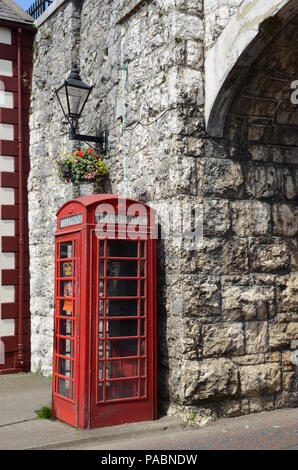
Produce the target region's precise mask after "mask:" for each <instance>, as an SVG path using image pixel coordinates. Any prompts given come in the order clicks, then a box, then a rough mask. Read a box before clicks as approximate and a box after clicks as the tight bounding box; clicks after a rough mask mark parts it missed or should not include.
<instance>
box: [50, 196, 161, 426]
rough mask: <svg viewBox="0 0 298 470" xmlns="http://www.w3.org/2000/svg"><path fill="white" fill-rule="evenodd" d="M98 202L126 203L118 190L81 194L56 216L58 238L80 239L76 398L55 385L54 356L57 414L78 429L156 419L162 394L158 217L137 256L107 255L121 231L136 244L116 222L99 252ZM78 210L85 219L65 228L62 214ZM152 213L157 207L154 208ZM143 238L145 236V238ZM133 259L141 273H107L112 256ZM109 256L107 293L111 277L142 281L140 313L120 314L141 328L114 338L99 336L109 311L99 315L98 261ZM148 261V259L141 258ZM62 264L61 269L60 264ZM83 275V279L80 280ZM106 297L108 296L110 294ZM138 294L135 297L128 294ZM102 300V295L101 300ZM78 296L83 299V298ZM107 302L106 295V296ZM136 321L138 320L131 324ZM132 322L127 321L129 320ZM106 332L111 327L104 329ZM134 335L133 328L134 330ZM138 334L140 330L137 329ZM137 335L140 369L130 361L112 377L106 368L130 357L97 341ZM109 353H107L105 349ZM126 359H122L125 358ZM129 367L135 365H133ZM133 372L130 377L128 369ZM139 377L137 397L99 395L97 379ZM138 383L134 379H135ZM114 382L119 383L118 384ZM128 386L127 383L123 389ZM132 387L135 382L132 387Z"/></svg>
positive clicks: (147, 229) (136, 357)
mask: <svg viewBox="0 0 298 470" xmlns="http://www.w3.org/2000/svg"><path fill="white" fill-rule="evenodd" d="M99 203H109V204H111V205H112V206H113V207H114V209H115V212H116V214H117V213H118V212H117V211H119V212H121V211H122V209H123V208H122V207H121V204H119V207H118V196H115V195H98V196H89V197H85V198H80V199H77V200H74V201H69V202H68V203H66V204H65V205H64V206H63V207H62V208H61V209H60V210H59V211H58V218H57V232H56V243H58V244H60V243H61V241H62V242H65V241H66V240H71V239H75V240H77V250H76V256H78V255H79V257H78V259H77V263H79V265H77V267H76V276H78V277H77V283H78V285H77V287H76V295H77V302H76V305H77V323H76V334H75V342H76V345H75V354H76V356H75V370H74V383H75V395H74V400H73V402H71V403H70V400H66V399H65V398H63V397H61V396H59V395H58V394H57V390H56V388H55V383H56V377H58V375H57V363H56V360H54V373H53V414H54V416H56V417H57V418H59V419H61V420H63V421H65V422H67V423H68V424H71V425H72V426H75V427H77V428H87V427H100V426H108V425H114V424H120V423H125V422H134V421H144V420H152V419H155V418H156V410H157V399H156V286H155V279H156V264H155V257H156V240H155V234H154V225H153V224H154V222H153V223H152V219H150V221H149V223H148V226H146V227H142V228H141V230H142V231H140V234H139V239H138V240H137V241H136V242H137V244H138V253H137V257H126V258H123V257H121V256H117V257H107V251H106V250H107V240H109V239H111V240H115V239H117V237H118V236H119V239H120V240H121V241H124V240H127V243H132V242H131V241H129V240H128V239H127V238H126V236H125V231H126V225H123V224H121V225H120V224H119V225H117V232H116V234H115V237H113V238H112V237H110V236H109V235H108V236H105V237H104V238H105V241H104V243H105V253H104V254H105V256H104V257H100V256H99V255H100V253H99V243H100V241H99V240H98V238H97V237H96V235H95V228H96V223H95V209H96V207H97V205H98V204H99ZM135 203H137V201H133V200H127V204H128V205H131V204H135ZM144 207H145V208H146V211H147V213H149V210H150V209H149V207H148V206H145V205H144ZM76 214H82V223H81V224H77V225H73V226H69V227H66V228H63V229H61V228H60V221H61V219H63V218H67V217H71V216H73V215H76ZM151 214H152V212H151ZM140 240H141V241H140ZM141 243H144V244H145V245H146V246H147V252H146V253H145V254H144V260H145V263H146V264H145V266H146V269H145V272H144V275H141V271H140V269H141V268H140V266H141V256H140V255H141V253H140V244H141ZM120 258H121V261H123V260H125V261H129V260H133V261H136V262H137V266H138V271H137V276H116V277H114V276H107V261H108V260H119V259H120ZM57 259H58V252H57V250H56V273H55V286H56V298H55V305H56V315H55V333H54V347H55V351H54V357H56V356H57V350H56V337H57V318H58V316H57V312H58V308H59V306H58V303H57V300H58V293H59V292H58V291H57V282H58V281H59V282H60V280H59V276H58V272H57ZM102 260H104V263H105V273H104V274H105V276H104V285H105V294H107V292H106V289H107V281H108V280H110V279H113V280H117V281H119V280H120V281H121V280H123V281H124V280H130V281H131V280H132V281H136V282H137V285H138V294H137V296H136V298H137V301H138V313H137V316H126V315H125V316H121V317H120V318H121V321H123V320H124V321H137V322H138V323H137V325H138V330H137V335H136V336H129V335H128V336H127V337H125V336H120V337H118V338H117V337H111V338H109V339H108V337H107V335H106V333H104V334H105V337H104V338H100V339H99V319H100V320H101V319H102V318H103V319H104V325H105V328H106V324H107V316H106V315H105V317H99V316H98V315H99V310H98V306H99V299H98V286H99V282H102V281H103V279H102V278H100V276H99V263H100V261H102ZM142 261H143V260H142ZM59 269H60V268H59ZM78 279H79V281H78ZM141 282H144V284H145V286H146V288H145V292H144V299H145V304H146V317H143V316H141V313H142V312H141V311H140V305H141V292H140V286H141ZM106 297H107V296H105V299H106ZM113 298H115V299H116V300H121V299H123V297H109V300H112V299H113ZM129 299H133V297H129ZM101 300H103V299H101ZM78 301H79V302H78ZM104 302H105V303H106V300H104ZM117 319H118V317H116V316H115V317H112V319H111V320H109V321H117ZM143 320H145V324H146V327H145V331H144V334H142V335H141V322H142V321H143ZM114 325H115V323H114ZM131 325H133V324H131ZM126 326H127V324H126ZM104 331H105V332H106V329H105V330H104ZM129 334H130V333H129ZM134 334H135V333H134ZM141 338H144V339H145V342H146V349H145V354H144V355H143V354H141V350H140V347H141V346H140V344H141ZM125 339H128V340H132V339H137V341H138V350H137V355H134V356H132V357H131V359H132V360H133V361H135V364H137V368H134V365H133V364H127V363H126V364H127V370H126V372H125V373H126V375H127V376H126V377H117V378H109V379H108V377H106V375H105V370H106V368H107V364H108V363H112V362H113V363H114V364H116V361H118V362H117V363H118V364H122V366H123V364H124V361H125V360H126V359H127V357H126V358H125V357H117V358H114V359H113V358H107V357H104V358H103V360H102V359H99V358H98V344H99V341H102V343H103V344H106V343H107V342H108V341H110V342H112V344H116V342H117V341H119V340H125ZM105 354H106V353H105ZM141 357H142V361H143V360H144V359H145V363H146V361H147V364H146V367H145V372H144V374H141V369H140V367H141V363H140V361H141ZM99 361H100V362H102V363H103V364H104V368H103V370H104V375H103V378H102V381H99V379H98V372H99V371H98V366H99ZM121 361H122V363H121ZM129 368H130V369H129ZM130 371H132V372H131V375H130V376H128V372H130ZM144 377H145V378H146V381H147V384H146V387H145V394H142V396H141V394H140V384H141V381H142V380H143V378H144ZM132 380H136V382H135V383H136V384H138V389H137V393H136V392H135V396H128V397H125V398H121V399H113V400H106V399H105V400H100V397H98V383H99V382H100V383H103V384H104V386H103V388H105V384H107V383H111V384H117V383H118V384H120V386H121V387H124V386H123V384H124V383H125V382H126V383H129V381H132ZM131 383H132V384H133V382H131ZM113 386H114V387H115V385H113ZM123 389H124V390H125V388H123ZM132 390H133V387H132Z"/></svg>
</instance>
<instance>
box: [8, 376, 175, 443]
mask: <svg viewBox="0 0 298 470" xmlns="http://www.w3.org/2000/svg"><path fill="white" fill-rule="evenodd" d="M50 404H51V380H50V379H48V378H45V377H42V376H40V375H35V374H15V375H1V376H0V450H4V449H5V450H21V449H55V448H61V447H62V448H63V447H64V446H67V445H71V446H74V448H75V447H76V446H77V445H79V444H80V445H83V444H88V445H89V444H92V443H94V442H100V443H101V444H102V443H105V442H110V443H111V442H120V441H121V440H123V439H128V438H131V439H133V438H135V437H136V436H138V435H142V436H149V435H160V434H161V433H163V432H167V430H169V429H171V431H175V430H177V429H181V428H182V426H183V423H182V422H181V421H180V420H177V419H175V418H170V417H164V418H161V419H159V420H157V421H154V422H145V423H134V424H129V425H127V424H124V425H121V426H111V427H108V428H99V429H88V430H76V429H74V428H72V427H70V426H68V425H66V424H64V423H62V422H60V421H56V420H44V419H42V420H41V419H39V418H38V417H37V415H36V413H35V411H36V410H38V409H40V408H41V407H42V406H46V405H47V406H50Z"/></svg>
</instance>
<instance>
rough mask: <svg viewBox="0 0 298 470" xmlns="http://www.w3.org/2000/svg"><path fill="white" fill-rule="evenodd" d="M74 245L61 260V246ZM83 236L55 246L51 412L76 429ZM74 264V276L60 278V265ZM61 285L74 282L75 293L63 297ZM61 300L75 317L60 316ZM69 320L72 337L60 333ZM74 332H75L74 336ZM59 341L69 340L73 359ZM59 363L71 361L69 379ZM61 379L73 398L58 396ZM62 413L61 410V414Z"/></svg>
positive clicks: (69, 237) (77, 235)
mask: <svg viewBox="0 0 298 470" xmlns="http://www.w3.org/2000/svg"><path fill="white" fill-rule="evenodd" d="M70 243H71V246H72V256H71V258H61V245H63V244H64V245H65V244H70ZM79 245H80V234H79V233H78V234H74V235H66V236H64V237H59V240H57V241H56V247H55V254H56V256H55V315H54V357H53V398H54V399H53V402H52V408H53V409H52V412H53V415H55V416H56V417H57V418H60V415H61V419H63V421H66V422H67V423H69V424H71V425H72V426H75V427H77V395H78V381H77V362H78V360H79V357H78V338H79V336H78V312H79V296H80V282H79V281H80V271H79V266H80V250H79ZM66 262H68V263H69V262H71V264H72V276H70V277H61V275H60V274H61V264H62V263H66ZM61 282H71V285H72V294H71V296H67V297H65V296H64V294H63V295H61ZM61 301H62V302H63V301H70V302H71V304H72V315H71V316H70V315H66V314H64V315H63V314H62V313H61ZM61 320H62V321H63V320H66V321H70V322H71V334H70V335H65V334H64V335H63V334H61V332H60V321H61ZM73 331H74V332H75V333H74V335H73ZM60 340H62V341H65V342H66V341H70V351H71V352H70V356H68V355H67V354H64V355H63V354H61V352H60V349H59V345H60ZM60 360H67V361H70V364H71V368H70V377H69V376H67V375H63V374H61V373H59V368H58V366H57V364H58V362H59V361H60ZM59 379H60V380H61V381H64V382H69V383H70V391H71V392H70V395H71V396H70V397H67V396H65V395H63V394H61V393H59V388H58V383H59ZM61 410H62V411H61Z"/></svg>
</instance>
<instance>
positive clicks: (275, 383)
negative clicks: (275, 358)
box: [240, 363, 281, 396]
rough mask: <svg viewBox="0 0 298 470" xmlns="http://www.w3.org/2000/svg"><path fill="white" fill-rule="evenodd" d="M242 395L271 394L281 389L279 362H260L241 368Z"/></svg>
mask: <svg viewBox="0 0 298 470" xmlns="http://www.w3.org/2000/svg"><path fill="white" fill-rule="evenodd" d="M240 387H241V395H243V396H253V395H258V394H267V393H268V394H269V393H275V392H279V391H280V390H281V370H280V366H279V365H278V364H274V363H273V364H260V365H258V366H257V367H255V366H246V367H241V368H240Z"/></svg>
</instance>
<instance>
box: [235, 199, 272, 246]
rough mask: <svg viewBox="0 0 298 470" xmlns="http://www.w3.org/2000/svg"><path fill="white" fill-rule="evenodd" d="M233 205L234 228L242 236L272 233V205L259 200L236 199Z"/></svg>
mask: <svg viewBox="0 0 298 470" xmlns="http://www.w3.org/2000/svg"><path fill="white" fill-rule="evenodd" d="M231 207H232V228H233V231H234V233H235V234H236V235H238V236H240V237H246V236H260V235H266V234H269V233H270V206H269V204H267V203H264V202H259V201H251V200H249V201H235V202H232V203H231Z"/></svg>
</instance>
